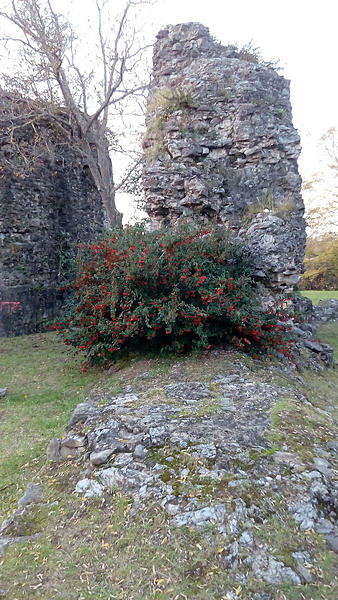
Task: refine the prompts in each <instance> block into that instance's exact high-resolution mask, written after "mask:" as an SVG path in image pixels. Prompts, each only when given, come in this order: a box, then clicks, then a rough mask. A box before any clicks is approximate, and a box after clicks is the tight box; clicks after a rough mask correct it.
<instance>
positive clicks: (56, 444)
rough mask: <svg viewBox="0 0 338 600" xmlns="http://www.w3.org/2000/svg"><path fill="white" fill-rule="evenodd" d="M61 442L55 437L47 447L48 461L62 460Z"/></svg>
mask: <svg viewBox="0 0 338 600" xmlns="http://www.w3.org/2000/svg"><path fill="white" fill-rule="evenodd" d="M60 449H61V440H60V438H58V437H53V438H52V439H51V440H50V442H49V443H48V446H47V450H46V453H47V460H50V461H57V460H59V459H60V458H61V456H60Z"/></svg>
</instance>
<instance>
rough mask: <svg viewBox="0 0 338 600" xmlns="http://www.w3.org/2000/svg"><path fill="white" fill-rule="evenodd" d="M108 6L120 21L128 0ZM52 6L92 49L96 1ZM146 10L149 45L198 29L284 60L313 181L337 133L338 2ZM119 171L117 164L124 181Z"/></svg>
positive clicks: (184, 0) (208, 1)
mask: <svg viewBox="0 0 338 600" xmlns="http://www.w3.org/2000/svg"><path fill="white" fill-rule="evenodd" d="M8 2H9V0H0V4H1V5H2V4H4V5H5V4H6V3H8ZM107 3H108V5H111V8H112V12H113V13H114V12H115V11H116V9H118V8H119V7H121V6H123V5H124V0H107ZM53 6H54V7H55V9H56V11H57V12H61V13H65V12H69V13H70V14H71V16H72V17H73V18H75V22H76V24H77V27H76V30H77V32H78V33H79V36H80V37H82V35H81V34H83V35H84V36H87V41H88V42H89V36H90V33H89V32H88V22H90V21H91V19H90V17H89V15H90V10H91V7H92V6H93V0H53ZM142 10H143V13H142V18H141V21H142V22H145V26H144V36H145V38H146V39H147V41H148V42H153V41H155V35H156V33H157V32H158V31H159V30H160V29H161V28H162V27H163V26H165V25H168V24H176V23H183V22H187V21H198V22H200V23H202V24H203V25H206V26H207V27H209V29H210V33H211V35H213V36H214V37H215V38H216V39H217V40H219V41H220V42H221V43H222V44H224V45H227V44H231V43H236V44H238V45H239V46H243V45H246V44H247V43H248V42H250V41H252V44H253V46H254V47H258V48H259V49H260V53H261V55H262V57H263V59H264V60H275V59H278V60H279V62H280V65H281V66H282V67H283V70H282V71H281V74H282V75H284V77H286V78H287V79H290V80H291V104H292V107H293V119H294V125H295V127H296V128H297V129H298V131H299V133H300V135H301V140H302V147H303V151H302V154H301V157H300V161H299V167H300V171H301V174H302V176H303V178H308V177H310V176H311V174H312V173H313V172H315V171H316V170H318V163H319V158H320V156H319V151H318V148H317V142H318V139H319V137H320V136H321V135H322V134H323V133H325V132H326V131H327V129H328V128H329V127H333V126H335V127H337V128H338V75H337V73H338V68H337V63H338V41H337V38H338V0H321V1H319V0H279V1H278V2H277V1H276V0H239V1H238V2H236V0H157V2H155V4H154V5H153V6H151V7H148V8H147V7H145V8H144V9H142ZM88 17H89V18H88ZM141 21H140V23H141ZM114 162H115V161H114ZM116 171H119V166H118V165H116V164H115V174H117V177H116V179H117V180H118V179H119V176H118V175H119V173H118V172H117V173H116ZM122 203H124V200H123V201H122ZM120 209H121V210H123V211H124V212H125V207H124V206H120Z"/></svg>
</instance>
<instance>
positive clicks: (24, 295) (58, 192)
mask: <svg viewBox="0 0 338 600" xmlns="http://www.w3.org/2000/svg"><path fill="white" fill-rule="evenodd" d="M13 111H14V112H13ZM20 111H21V112H22V114H23V117H24V118H23V119H22V121H20V119H19V120H18V116H20ZM10 115H11V116H10ZM14 117H15V118H14ZM27 121H28V119H27V107H26V106H25V105H24V103H22V102H21V101H18V100H15V99H13V98H12V97H11V96H9V95H8V94H5V93H1V94H0V336H12V335H21V334H24V333H33V332H37V331H40V330H41V329H44V328H45V327H46V323H47V322H48V321H49V320H50V319H52V318H53V317H55V315H57V314H58V312H59V311H60V309H61V307H62V304H63V302H64V297H65V293H64V292H62V291H60V290H59V288H60V286H61V285H62V284H63V283H64V282H65V280H67V279H68V278H69V277H71V276H72V274H73V272H74V261H75V257H76V254H77V251H78V250H77V247H78V243H79V242H89V241H91V240H94V239H97V237H98V236H100V235H101V234H102V231H103V220H104V215H103V211H102V206H101V199H100V196H99V194H98V193H97V191H96V188H95V186H94V183H93V181H92V178H91V175H90V173H89V170H88V168H87V166H86V165H85V164H84V163H83V161H82V159H81V157H80V156H78V155H77V154H76V153H74V151H73V150H72V149H71V148H70V147H69V144H68V143H67V141H66V139H63V138H62V136H61V137H60V135H59V134H56V132H55V131H54V130H53V128H52V126H51V124H50V123H48V122H37V121H36V120H34V118H33V119H32V120H31V122H28V124H27ZM13 123H15V128H14V129H13ZM46 141H47V145H46Z"/></svg>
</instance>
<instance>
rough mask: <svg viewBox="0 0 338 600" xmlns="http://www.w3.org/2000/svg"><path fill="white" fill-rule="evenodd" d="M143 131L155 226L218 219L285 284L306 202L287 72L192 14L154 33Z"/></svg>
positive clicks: (294, 265) (294, 267)
mask: <svg viewBox="0 0 338 600" xmlns="http://www.w3.org/2000/svg"><path fill="white" fill-rule="evenodd" d="M146 124H147V131H146V135H145V139H144V152H145V168H144V187H145V199H146V210H147V212H148V214H149V216H150V218H151V220H152V224H153V226H154V227H158V226H160V225H175V223H177V221H178V220H179V219H182V218H185V219H188V220H191V221H194V222H205V221H210V220H212V221H214V222H216V223H222V224H224V225H225V226H227V227H229V228H231V229H232V230H233V232H234V234H235V235H236V236H240V237H241V238H243V239H244V238H245V239H246V244H247V247H248V250H249V252H250V254H251V256H252V259H253V261H254V264H255V267H256V275H257V277H261V278H262V279H263V280H264V281H266V282H267V283H268V285H269V286H270V287H273V288H277V289H290V288H292V286H293V285H294V284H295V283H296V282H297V280H298V278H299V273H300V272H301V269H302V262H303V255H304V246H305V222H304V220H303V212H304V206H303V201H302V197H301V178H300V175H299V173H298V167H297V158H298V156H299V153H300V140H299V136H298V133H297V131H296V130H295V129H294V127H293V124H292V115H291V105H290V93H289V82H288V81H287V80H286V79H284V78H283V77H281V76H280V75H278V73H277V72H276V71H275V70H274V69H273V68H272V67H271V66H269V65H266V64H264V63H263V64H262V63H261V62H259V61H257V59H256V57H255V56H254V55H253V54H251V53H250V52H247V51H238V50H237V49H236V48H234V47H233V46H228V47H223V46H221V45H220V44H218V43H217V42H215V41H214V40H213V38H212V37H211V36H210V34H209V31H208V29H207V28H206V27H204V26H203V25H200V24H198V23H186V24H182V25H176V26H168V27H166V28H165V29H163V30H162V31H160V33H159V34H158V36H157V42H156V45H155V49H154V71H153V81H152V84H151V89H150V95H149V103H148V115H147V121H146Z"/></svg>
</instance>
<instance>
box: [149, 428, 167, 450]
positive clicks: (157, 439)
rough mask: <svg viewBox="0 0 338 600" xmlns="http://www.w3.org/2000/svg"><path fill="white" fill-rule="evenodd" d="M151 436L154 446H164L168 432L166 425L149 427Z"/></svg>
mask: <svg viewBox="0 0 338 600" xmlns="http://www.w3.org/2000/svg"><path fill="white" fill-rule="evenodd" d="M149 436H150V441H151V445H152V446H157V447H159V446H163V445H164V444H165V442H166V439H167V432H166V429H165V427H162V426H161V427H151V428H150V429H149Z"/></svg>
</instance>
